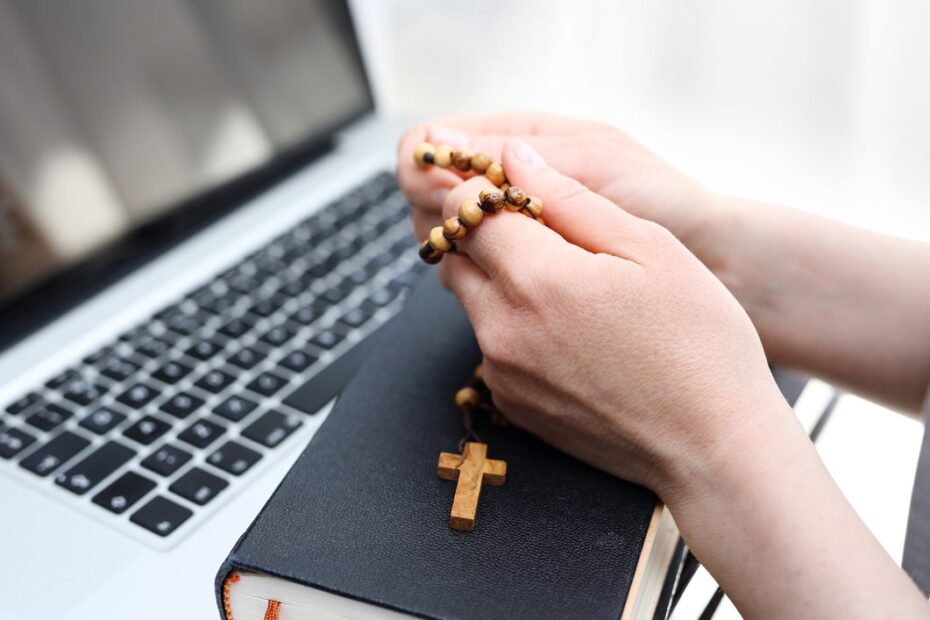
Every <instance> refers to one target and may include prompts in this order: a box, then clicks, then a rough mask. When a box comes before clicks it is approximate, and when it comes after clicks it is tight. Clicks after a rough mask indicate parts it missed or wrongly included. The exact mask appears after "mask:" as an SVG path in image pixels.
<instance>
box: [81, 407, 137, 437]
mask: <svg viewBox="0 0 930 620" xmlns="http://www.w3.org/2000/svg"><path fill="white" fill-rule="evenodd" d="M125 419H126V416H125V415H123V414H122V413H118V412H116V411H113V410H112V409H110V408H109V407H100V408H99V409H97V410H96V411H94V412H92V413H89V414H87V415H86V416H85V417H84V419H83V420H81V427H83V428H86V429H87V430H89V431H91V432H92V433H96V434H97V435H103V434H104V433H108V432H110V430H112V429H113V427H114V426H116V425H118V424H119V423H120V422H122V421H123V420H125Z"/></svg>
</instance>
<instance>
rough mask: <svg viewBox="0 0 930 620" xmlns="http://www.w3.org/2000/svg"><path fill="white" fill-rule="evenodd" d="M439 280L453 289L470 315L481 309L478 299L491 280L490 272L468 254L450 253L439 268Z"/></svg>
mask: <svg viewBox="0 0 930 620" xmlns="http://www.w3.org/2000/svg"><path fill="white" fill-rule="evenodd" d="M438 274H439V281H440V282H442V284H443V286H445V287H446V288H447V289H449V290H450V291H452V294H453V295H455V296H456V297H457V298H458V300H459V303H461V304H462V307H463V308H464V309H465V312H466V314H468V315H469V317H470V316H471V315H472V314H476V313H477V312H478V310H479V305H478V300H480V299H481V298H482V296H483V293H484V292H485V285H486V284H487V283H488V282H489V281H490V279H489V278H488V274H486V273H485V272H483V271H482V270H481V268H479V267H478V266H477V265H475V263H474V262H472V260H471V259H470V258H468V257H467V256H464V255H461V254H454V253H453V254H448V255H447V256H445V257H444V258H443V260H442V262H441V263H439V268H438Z"/></svg>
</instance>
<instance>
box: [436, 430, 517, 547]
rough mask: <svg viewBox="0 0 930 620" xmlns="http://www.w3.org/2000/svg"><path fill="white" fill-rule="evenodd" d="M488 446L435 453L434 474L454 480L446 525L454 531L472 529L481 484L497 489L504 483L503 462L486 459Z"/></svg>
mask: <svg viewBox="0 0 930 620" xmlns="http://www.w3.org/2000/svg"><path fill="white" fill-rule="evenodd" d="M487 456H488V445H487V444H484V443H477V442H474V441H469V442H467V443H466V444H465V449H464V450H463V451H462V454H452V453H450V452H440V453H439V465H438V467H437V468H436V475H437V476H439V477H440V478H442V479H443V480H458V483H457V484H456V485H455V499H454V500H453V501H452V515H451V516H450V518H449V525H450V526H451V527H452V529H454V530H461V531H463V532H470V531H472V530H473V529H475V512H476V511H477V510H478V496H479V495H480V494H481V484H482V483H484V484H487V485H489V486H492V487H499V486H501V485H502V484H504V482H506V480H507V463H506V462H504V461H495V460H494V459H489V458H487Z"/></svg>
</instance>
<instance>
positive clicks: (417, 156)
mask: <svg viewBox="0 0 930 620" xmlns="http://www.w3.org/2000/svg"><path fill="white" fill-rule="evenodd" d="M435 154H436V147H435V146H433V145H432V144H430V143H429V142H421V143H419V144H418V145H417V148H416V149H414V151H413V161H415V162H417V165H418V166H425V165H426V164H431V163H433V157H434V155H435Z"/></svg>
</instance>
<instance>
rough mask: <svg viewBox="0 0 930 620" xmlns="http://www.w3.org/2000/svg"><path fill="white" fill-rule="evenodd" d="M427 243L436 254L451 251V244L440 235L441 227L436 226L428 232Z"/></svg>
mask: <svg viewBox="0 0 930 620" xmlns="http://www.w3.org/2000/svg"><path fill="white" fill-rule="evenodd" d="M427 240H428V241H429V244H430V247H432V248H433V249H434V250H436V251H437V252H443V253H445V252H448V251H449V250H451V249H452V242H451V241H449V240H448V239H446V236H445V235H444V234H442V226H436V227H435V228H432V229H431V230H430V231H429V238H428V239H427Z"/></svg>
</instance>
